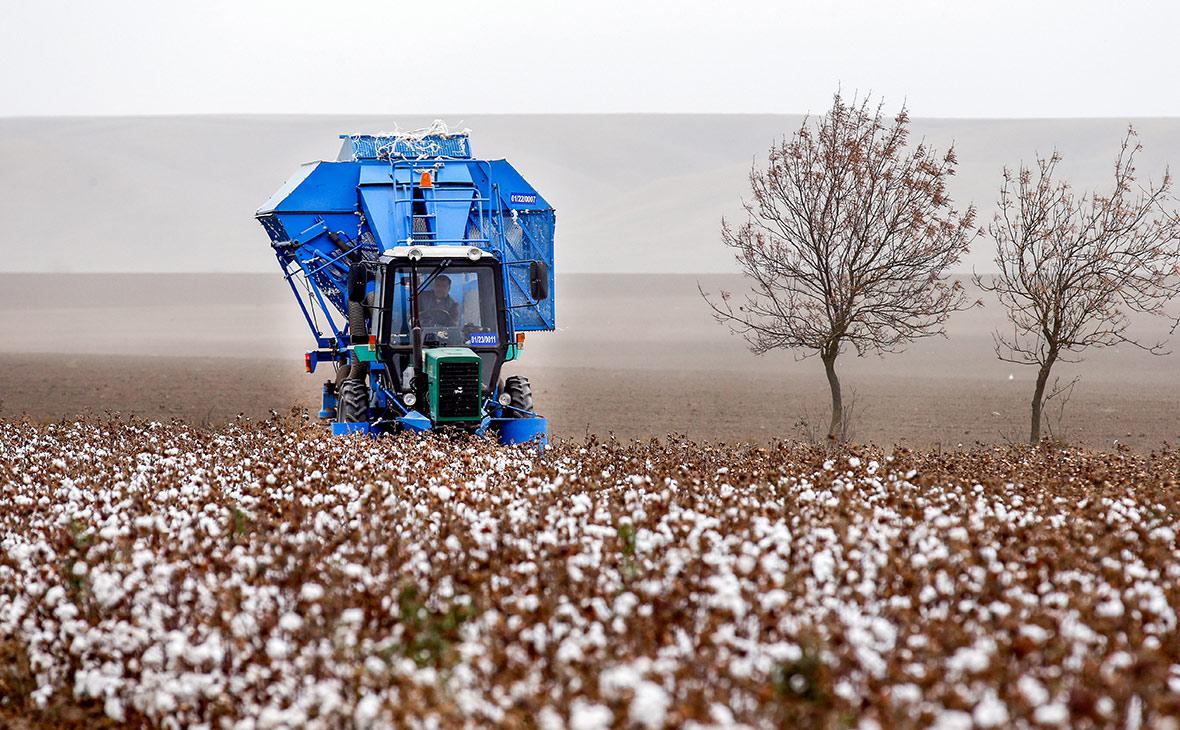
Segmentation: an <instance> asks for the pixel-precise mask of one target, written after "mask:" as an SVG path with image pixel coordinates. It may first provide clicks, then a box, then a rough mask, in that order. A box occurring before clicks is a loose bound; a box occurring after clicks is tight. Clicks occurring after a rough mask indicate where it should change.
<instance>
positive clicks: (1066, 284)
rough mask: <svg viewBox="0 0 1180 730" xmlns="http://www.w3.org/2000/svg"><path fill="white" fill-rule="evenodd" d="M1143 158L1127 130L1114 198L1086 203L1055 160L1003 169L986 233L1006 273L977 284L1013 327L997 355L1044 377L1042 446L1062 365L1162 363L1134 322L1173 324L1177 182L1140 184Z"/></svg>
mask: <svg viewBox="0 0 1180 730" xmlns="http://www.w3.org/2000/svg"><path fill="white" fill-rule="evenodd" d="M1141 149H1142V146H1141V145H1140V144H1139V143H1138V141H1137V138H1136V135H1135V130H1134V129H1128V131H1127V136H1126V137H1125V138H1124V139H1123V143H1122V147H1121V148H1120V150H1119V154H1118V158H1117V159H1116V160H1115V164H1114V189H1113V191H1112V192H1111V193H1109V194H1107V195H1101V194H1099V193H1097V192H1094V193H1086V194H1083V195H1081V196H1080V197H1079V196H1078V195H1076V194H1075V193H1074V190H1073V189H1072V188H1071V187H1070V185H1069V183H1068V182H1064V181H1058V180H1057V179H1056V176H1057V165H1058V163H1059V162H1060V161H1061V155H1059V154H1058V153H1056V152H1054V153H1053V154H1052V155H1051V156H1049V157H1048V158H1047V159H1045V158H1040V157H1038V158H1037V161H1036V165H1035V167H1032V168H1030V167H1026V166H1024V165H1021V166H1020V168H1019V171H1018V172H1017V173H1016V174H1013V173H1012V172H1011V171H1010V170H1008V169H1005V170H1004V182H1003V185H1002V186H1001V187H1000V201H999V212H998V213H997V214H996V217H995V219H994V220H993V222H992V223H991V225H989V226H988V233H989V234H990V236H991V237H992V238H993V239H994V240H995V242H996V258H995V262H996V266H997V267H998V268H999V274H998V275H996V276H995V277H983V276H979V275H976V277H975V281H976V284H978V285H979V286H980V287H981V288H982V289H984V290H986V291H990V292H994V293H995V294H996V296H997V297H998V298H999V300H1000V303H1001V304H1002V305H1003V306H1004V308H1005V309H1007V312H1008V318H1009V320H1010V322H1011V324H1012V330H1011V332H1010V333H1000V332H997V333H995V341H996V355H997V356H998V357H999V358H1000V359H1001V360H1004V361H1006V362H1012V363H1017V364H1020V365H1035V366H1037V368H1038V370H1037V380H1036V386H1035V388H1034V390H1033V398H1032V418H1031V424H1030V429H1029V441H1030V443H1034V444H1035V443H1037V442H1038V441H1039V440H1040V438H1041V413H1042V411H1043V409H1044V407H1045V402H1046V401H1047V400H1048V398H1049V397H1051V394H1050V396H1046V395H1045V384H1046V383H1047V382H1048V380H1049V374H1050V371H1051V370H1052V368H1053V365H1054V364H1055V363H1056V362H1058V361H1059V360H1060V361H1066V362H1070V361H1077V360H1078V359H1080V358H1079V357H1078V355H1079V354H1080V353H1081V352H1083V351H1085V350H1087V349H1089V348H1092V347H1110V346H1112V345H1119V344H1128V345H1133V346H1135V347H1138V348H1142V349H1144V350H1146V351H1148V352H1151V353H1153V354H1157V355H1158V354H1164V351H1163V346H1164V343H1163V342H1156V343H1146V342H1142V341H1140V340H1138V339H1135V338H1133V337H1131V336H1130V335H1129V334H1128V326H1129V324H1130V322H1129V320H1128V315H1129V313H1131V312H1143V313H1147V314H1150V315H1155V316H1159V317H1166V316H1167V314H1166V312H1165V310H1164V307H1165V305H1166V304H1167V302H1168V300H1170V299H1171V298H1172V297H1174V296H1175V295H1176V294H1177V292H1178V291H1180V269H1178V268H1177V256H1178V254H1180V217H1178V216H1177V215H1176V214H1175V213H1174V212H1169V211H1168V210H1166V209H1165V207H1164V206H1165V204H1166V203H1167V202H1169V200H1170V198H1171V196H1170V190H1171V185H1172V179H1171V175H1170V174H1168V173H1166V172H1165V174H1164V177H1163V179H1162V180H1161V181H1160V182H1159V183H1158V184H1155V183H1152V182H1150V181H1148V182H1147V183H1146V184H1145V185H1141V184H1139V183H1138V182H1137V180H1136V177H1135V164H1134V163H1135V155H1136V154H1137V153H1138V152H1139V151H1140V150H1141ZM1174 328H1175V327H1174V326H1173V329H1174Z"/></svg>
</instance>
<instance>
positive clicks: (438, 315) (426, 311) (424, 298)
mask: <svg viewBox="0 0 1180 730" xmlns="http://www.w3.org/2000/svg"><path fill="white" fill-rule="evenodd" d="M418 311H419V312H420V314H419V316H420V317H421V318H422V326H423V327H457V326H458V325H459V303H458V302H456V301H455V300H454V299H453V298H452V297H451V278H450V277H449V276H447V275H446V274H439V275H438V276H436V277H434V281H432V282H431V283H430V289H429V290H427V291H425V292H423V293H422V294H421V295H420V296H419V297H418Z"/></svg>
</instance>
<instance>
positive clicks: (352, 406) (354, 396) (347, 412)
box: [336, 378, 369, 423]
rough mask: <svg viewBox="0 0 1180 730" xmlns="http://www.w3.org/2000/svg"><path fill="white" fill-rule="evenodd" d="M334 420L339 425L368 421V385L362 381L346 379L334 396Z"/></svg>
mask: <svg viewBox="0 0 1180 730" xmlns="http://www.w3.org/2000/svg"><path fill="white" fill-rule="evenodd" d="M336 420H337V421H339V422H340V423H363V422H365V421H368V420H369V385H368V384H367V383H366V382H365V381H364V380H359V379H356V378H347V379H345V380H344V381H343V382H341V383H340V389H339V392H338V393H337V395H336Z"/></svg>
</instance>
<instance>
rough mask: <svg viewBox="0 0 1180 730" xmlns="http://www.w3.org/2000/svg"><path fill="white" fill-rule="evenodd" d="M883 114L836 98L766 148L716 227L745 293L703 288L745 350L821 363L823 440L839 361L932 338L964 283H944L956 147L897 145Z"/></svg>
mask: <svg viewBox="0 0 1180 730" xmlns="http://www.w3.org/2000/svg"><path fill="white" fill-rule="evenodd" d="M881 110H882V105H881V104H878V105H876V106H873V105H871V104H870V102H869V100H867V99H866V100H864V101H861V102H859V103H858V102H857V101H856V100H853V101H852V102H851V103H846V102H845V101H844V100H843V99H842V98H841V96H840V95H839V94H836V96H835V98H834V100H833V103H832V108H831V109H830V110H829V111H828V113H827V114H826V115H824V116H823V117H821V118H820V119H818V120H814V122H813V120H810V119H805V120H804V121H803V124H802V125H801V126H800V128H799V130H798V131H797V132H795V133H794V134H793V135H792V136H791V137H790V138H789V139H784V140H782V141H781V142H778V141H776V142H775V143H774V144H773V145H772V146H771V148H770V154H769V159H768V161H767V164H766V166H765V167H759V166H758V165H757V164H755V165H754V166H753V167H752V169H751V171H750V177H749V179H750V191H751V193H752V198H751V199H750V200H747V201H745V202H744V208H745V210H746V214H747V215H746V220H745V222H744V223H741V224H740V225H736V226H735V225H732V224H731V223H729V222H728V221H724V220H723V221H722V224H721V236H722V242H723V243H724V244H725V246H727V247H728V248H730V249H732V250H733V252H734V255H735V258H736V259H737V262H738V265H739V266H740V268H741V271H742V273H743V274H744V275H745V277H746V278H747V279H748V280H749V282H750V289H749V291H748V292H746V293H745V294H744V296H743V297H742V298H741V301H740V303H737V304H735V302H734V297H733V295H732V294H731V293H730V292H726V291H722V292H720V297H719V301H715V300H714V299H713V298H711V297H710V296H709V295H708V294H706V293H705V292H704V291H703V290H702V291H701V294H702V295H703V296H704V297H705V299H706V301H708V302H709V305H710V306H711V307H712V308H713V312H714V316H715V318H716V319H717V321H718V322H721V323H723V324H726V325H728V326H729V327H730V329H731V330H732V331H734V332H735V333H738V334H740V335H742V336H744V337H745V339H746V341H747V343H748V344H749V347H750V349H751V350H752V351H753V352H755V353H757V354H763V353H766V352H769V351H771V350H775V349H778V348H788V349H794V350H796V351H797V357H799V358H800V359H802V358H806V357H810V356H811V355H819V358H820V360H821V361H823V364H824V370H825V372H826V374H827V378H828V385H829V386H830V388H831V396H832V418H831V423H830V425H829V428H828V437H829V438H830V439H838V438H839V437H840V434H841V432H842V428H841V427H842V423H841V422H842V419H843V403H842V398H841V392H840V379H839V377H838V376H837V375H836V358H837V357H838V356H839V355H840V353H841V352H843V351H844V350H845V349H846V348H849V347H850V348H852V349H853V350H855V351H856V353H857V355H861V356H863V355H865V354H866V353H869V352H877V353H886V352H896V351H898V350H900V349H901V348H902V347H904V345H905V344H907V343H909V342H911V341H912V340H914V339H916V338H918V337H926V336H929V335H935V334H943V332H944V330H943V323H944V322H945V321H946V319H947V317H948V316H949V315H950V313H951V312H952V311H955V310H956V309H960V308H963V307H964V306H965V302H964V295H963V291H962V287H961V286H960V285H959V284H958V283H957V282H954V283H952V282H950V281H948V280H947V279H946V277H945V275H944V272H945V271H946V269H947V267H949V266H951V265H953V264H954V263H955V262H957V261H958V260H959V259H960V257H961V256H962V255H963V254H964V253H965V252H966V250H967V248H968V246H969V244H970V242H971V240H972V238H973V237H974V231H973V229H972V222H973V219H974V216H975V210H974V208H972V207H968V208H967V210H966V211H965V212H959V211H958V210H956V209H955V208H954V206H953V205H952V203H951V199H950V198H949V197H948V195H947V191H946V183H947V179H948V178H949V177H950V176H951V175H953V174H954V172H955V165H956V160H955V153H954V148H953V147H952V148H951V149H950V150H948V151H947V152H946V153H945V154H943V155H940V154H939V153H938V152H936V151H935V150H933V149H931V148H930V147H929V146H927V145H926V144H925V143H921V144H918V145H917V146H916V147H909V146H907V141H908V138H909V116H908V114H907V113H906V110H905V109H904V108H903V109H902V110H901V111H900V112H899V113H898V114H897V116H896V117H894V118H893V119H892V120H889V119H886V118H884V117H883V116H882V113H881Z"/></svg>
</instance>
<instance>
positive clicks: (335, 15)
mask: <svg viewBox="0 0 1180 730" xmlns="http://www.w3.org/2000/svg"><path fill="white" fill-rule="evenodd" d="M1178 31H1180V3H1175V2H1172V1H1171V0H1156V1H1155V2H1144V1H1141V0H1134V1H1131V2H1118V3H1116V2H1096V1H1093V0H1052V1H1045V0H1020V1H1009V0H1000V1H994V0H989V1H985V0H974V1H973V2H969V3H968V2H958V1H957V0H917V1H913V2H891V1H883V0H876V1H874V0H848V1H845V2H839V3H826V2H823V1H822V0H812V1H811V2H743V1H741V0H730V1H728V2H721V3H694V2H642V1H641V0H624V1H622V2H616V1H614V0H611V1H607V2H602V1H597V2H561V1H559V0H549V2H539V1H538V2H510V1H508V0H431V1H430V2H397V1H395V0H384V1H371V2H370V1H364V0H355V1H351V2H323V1H319V2H308V1H296V0H282V1H279V0H267V1H265V2H263V1H259V2H253V1H251V0H236V1H225V0H202V1H201V2H188V1H186V2H166V1H165V0H154V1H147V0H143V1H141V0H109V1H105V2H79V0H73V1H72V2H61V1H60V0H0V116H21V115H57V114H71V115H78V114H188V113H378V114H389V113H399V114H408V113H426V114H440V113H454V112H466V113H509V112H515V113H522V112H806V111H816V110H822V109H824V108H825V106H826V105H827V104H828V103H829V102H830V99H831V93H832V91H833V90H834V89H835V88H836V86H837V85H838V84H839V85H842V86H843V88H844V89H845V90H859V91H862V92H863V91H872V92H874V93H875V94H878V95H884V96H885V97H886V98H887V99H888V100H890V101H900V100H902V99H906V100H908V102H909V106H910V109H911V112H912V113H913V114H914V115H915V116H921V117H939V116H941V117H1081V116H1120V117H1129V116H1138V117H1142V116H1180V93H1176V91H1175V86H1176V84H1177V79H1178V78H1180V51H1178V50H1177V48H1176V45H1177V43H1176V35H1177V32H1178Z"/></svg>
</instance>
